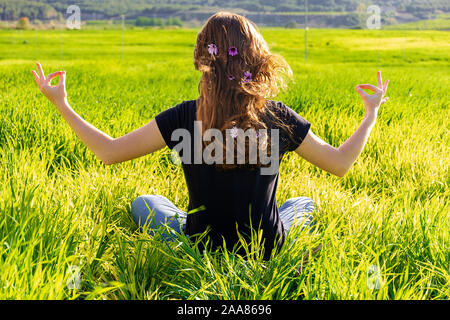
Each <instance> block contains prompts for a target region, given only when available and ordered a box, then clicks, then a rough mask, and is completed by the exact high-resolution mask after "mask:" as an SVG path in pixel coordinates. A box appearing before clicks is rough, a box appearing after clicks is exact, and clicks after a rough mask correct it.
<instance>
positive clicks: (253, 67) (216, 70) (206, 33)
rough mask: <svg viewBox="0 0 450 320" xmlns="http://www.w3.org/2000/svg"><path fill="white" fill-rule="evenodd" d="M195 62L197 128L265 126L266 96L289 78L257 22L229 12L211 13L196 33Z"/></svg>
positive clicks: (290, 71) (288, 69) (282, 62)
mask: <svg viewBox="0 0 450 320" xmlns="http://www.w3.org/2000/svg"><path fill="white" fill-rule="evenodd" d="M230 48H231V49H230ZM229 50H234V51H235V53H237V54H235V55H230V52H229ZM231 53H233V52H231ZM194 65H195V68H196V70H199V71H201V72H202V76H201V80H200V83H199V94H200V95H199V98H198V100H197V120H198V121H202V132H204V131H205V130H207V129H210V128H215V129H219V130H221V131H222V132H225V130H226V129H231V128H232V127H234V126H236V127H237V128H241V129H243V130H244V131H245V130H247V129H249V128H253V129H256V130H258V129H267V127H266V123H265V122H264V121H263V115H264V114H267V111H269V110H268V108H267V106H266V102H267V100H266V98H270V97H274V96H276V95H277V94H278V92H279V90H280V89H281V88H285V87H286V84H287V81H286V80H288V79H290V78H292V70H291V68H290V66H289V65H288V63H287V62H286V61H285V59H284V58H283V57H281V56H280V55H277V54H273V53H271V52H270V50H269V48H268V45H267V42H266V41H265V40H264V38H263V37H262V35H261V34H260V32H259V31H258V29H257V27H256V25H255V24H254V23H253V22H252V21H250V20H248V19H247V18H245V17H243V16H240V15H238V14H234V13H229V12H218V13H216V14H214V15H213V16H211V17H210V18H209V19H208V21H207V22H206V23H205V25H204V26H203V28H202V29H201V31H200V32H199V33H198V35H197V43H196V46H195V50H194ZM223 167H228V168H230V167H234V166H232V165H231V166H227V165H223Z"/></svg>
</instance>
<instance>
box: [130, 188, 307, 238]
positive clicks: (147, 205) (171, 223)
mask: <svg viewBox="0 0 450 320" xmlns="http://www.w3.org/2000/svg"><path fill="white" fill-rule="evenodd" d="M314 209H315V206H314V202H313V201H312V200H311V199H310V198H307V197H297V198H291V199H289V200H287V201H286V202H285V203H283V204H282V205H281V206H280V208H279V210H278V211H279V214H280V218H281V222H282V223H283V226H284V229H285V231H286V233H287V232H288V231H289V229H290V228H291V227H292V226H293V225H300V226H301V228H302V229H301V230H303V229H304V228H306V227H308V226H312V225H313V224H314V221H313V216H312V215H311V214H310V213H312V212H313V211H314ZM131 213H132V215H133V220H134V222H135V223H136V225H137V226H138V227H140V228H141V230H143V228H146V229H147V231H148V232H149V233H150V234H152V233H153V232H154V231H155V230H156V229H158V228H159V227H160V226H161V225H166V226H168V227H169V230H170V231H171V233H172V234H174V233H181V231H183V232H184V230H185V225H186V217H187V215H186V212H184V211H182V210H180V209H178V208H177V207H176V206H175V205H174V204H173V203H172V202H170V200H169V199H167V198H166V197H163V196H160V195H144V196H139V197H137V198H136V199H135V200H134V201H133V203H132V204H131ZM162 236H163V238H165V239H167V237H168V235H167V234H164V233H163V234H162Z"/></svg>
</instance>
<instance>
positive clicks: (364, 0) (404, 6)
mask: <svg viewBox="0 0 450 320" xmlns="http://www.w3.org/2000/svg"><path fill="white" fill-rule="evenodd" d="M307 2H308V11H310V12H354V11H356V10H357V9H358V7H359V6H361V4H365V5H366V6H367V5H370V4H378V5H379V6H380V7H382V8H391V9H392V8H393V9H394V10H395V11H397V12H403V13H409V14H412V15H415V16H417V17H423V16H424V15H427V14H430V13H436V12H444V13H446V12H449V11H450V1H448V0H307ZM72 4H77V5H78V6H79V7H80V8H81V10H82V13H85V14H97V15H99V16H101V17H105V18H110V17H117V16H120V15H122V14H124V15H126V16H127V17H132V18H137V17H139V16H147V17H153V18H155V17H158V15H166V16H167V15H173V14H176V13H179V12H198V11H208V12H214V11H217V10H218V9H219V8H230V9H242V10H247V11H248V12H252V13H254V12H278V13H280V12H304V11H305V10H306V6H305V4H306V0H127V1H123V0H78V1H75V2H74V1H73V0H0V19H1V20H17V19H19V18H20V17H28V18H29V19H31V20H34V19H42V20H48V19H54V18H57V17H62V16H65V15H66V10H67V7H68V6H69V5H72Z"/></svg>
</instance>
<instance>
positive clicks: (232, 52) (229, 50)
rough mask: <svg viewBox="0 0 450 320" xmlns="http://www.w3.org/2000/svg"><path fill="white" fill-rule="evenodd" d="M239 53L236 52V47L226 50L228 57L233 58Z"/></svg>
mask: <svg viewBox="0 0 450 320" xmlns="http://www.w3.org/2000/svg"><path fill="white" fill-rule="evenodd" d="M238 53H239V52H238V49H237V48H236V47H229V48H228V54H229V55H230V56H232V57H233V56H235V55H237V54H238Z"/></svg>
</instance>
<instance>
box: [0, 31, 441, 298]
mask: <svg viewBox="0 0 450 320" xmlns="http://www.w3.org/2000/svg"><path fill="white" fill-rule="evenodd" d="M261 31H262V34H263V36H264V37H265V39H266V40H267V42H268V43H269V45H270V47H271V49H272V50H273V52H276V53H279V54H281V55H283V56H284V57H285V58H286V60H287V61H288V62H289V64H290V65H291V67H292V69H293V71H294V81H293V82H292V83H291V84H290V87H289V89H288V90H287V91H284V92H281V93H280V94H279V96H277V97H275V99H277V100H281V101H283V102H284V103H285V104H286V105H288V106H290V107H291V108H293V109H294V110H296V111H297V112H299V114H301V115H302V116H303V117H305V118H306V119H308V120H309V121H310V122H311V123H312V127H311V130H312V131H313V132H314V133H316V134H317V135H319V136H320V137H322V138H323V139H324V140H326V141H327V142H329V143H330V144H332V145H334V146H336V147H337V146H339V145H340V144H341V143H343V142H344V141H345V140H346V139H347V138H348V137H349V136H350V135H351V134H352V133H353V132H354V130H356V128H357V127H358V125H359V123H360V121H361V120H362V118H363V114H364V108H363V105H362V103H361V101H360V97H359V95H358V94H357V93H356V91H355V89H354V87H355V85H356V84H360V83H376V71H377V70H382V75H383V79H390V84H389V89H388V96H389V97H390V101H389V102H388V103H387V104H385V105H383V106H382V107H381V108H380V112H379V116H378V121H377V124H376V126H375V127H374V129H373V131H372V134H371V137H370V139H369V141H368V143H367V145H366V148H365V150H364V151H363V153H362V154H361V156H360V158H359V159H358V160H357V162H356V163H355V164H354V166H353V167H352V169H351V170H350V171H349V173H348V174H347V175H346V176H345V177H344V178H338V177H334V176H332V175H330V174H327V173H326V172H324V171H322V170H320V169H317V168H315V167H314V166H312V165H310V164H309V163H307V162H306V161H304V160H303V159H301V158H300V157H298V156H296V155H295V154H288V155H287V157H286V158H285V159H284V160H283V163H282V166H281V168H280V181H279V186H278V191H277V199H278V203H279V204H281V203H283V202H284V201H285V200H287V199H288V198H291V197H295V196H308V197H311V198H312V199H313V200H314V201H315V202H316V204H317V205H318V209H317V210H316V212H315V215H316V217H317V218H316V219H317V226H316V228H315V229H314V231H313V233H312V234H309V235H308V234H306V233H304V232H303V233H300V232H299V231H298V230H296V229H293V230H292V233H291V234H290V235H289V238H288V240H287V241H286V244H285V245H284V247H283V250H282V251H281V252H280V254H278V255H277V256H275V257H273V259H272V260H270V261H268V262H265V261H261V259H259V258H258V257H257V255H255V256H252V257H251V258H250V259H248V260H244V259H243V258H242V257H240V256H238V255H235V254H233V253H227V252H224V253H221V252H200V251H199V250H197V249H196V248H195V246H193V245H189V243H188V240H187V239H185V238H183V237H182V238H180V239H181V240H182V241H180V242H177V243H175V242H174V243H164V242H162V241H161V236H160V235H159V234H157V235H155V236H149V235H147V234H144V233H140V232H138V230H137V227H136V226H135V225H134V223H133V221H132V218H131V215H130V205H131V202H132V201H133V200H134V199H135V198H136V197H137V196H139V195H142V194H161V195H163V196H166V197H167V198H169V199H170V200H171V201H173V202H174V203H175V204H176V205H177V206H179V207H180V208H183V209H186V208H187V204H188V193H187V188H186V186H185V181H184V177H183V172H182V169H181V167H179V166H177V165H175V164H172V162H171V161H170V151H169V149H168V148H165V149H163V150H161V151H159V152H157V153H155V154H152V155H148V156H145V157H142V158H139V159H135V160H132V161H129V162H126V163H122V164H117V165H112V166H105V165H103V164H101V162H100V161H99V160H97V159H96V158H95V156H94V155H93V153H91V152H90V151H89V150H88V149H87V148H86V147H85V146H84V145H83V144H82V142H81V141H80V140H79V139H78V138H77V137H76V135H75V134H74V133H73V132H72V131H71V129H70V128H69V126H68V125H67V124H66V123H65V122H64V120H63V118H62V117H61V116H60V115H59V113H58V111H57V110H56V108H55V107H53V106H52V105H51V104H50V103H49V102H48V101H47V100H46V99H45V97H44V96H43V95H41V94H40V92H39V91H38V89H37V87H36V85H35V83H34V79H33V76H32V74H31V70H32V69H33V68H35V64H34V63H35V61H40V62H41V63H42V65H43V67H44V71H45V72H46V74H48V73H50V72H53V71H56V70H66V71H67V89H68V96H69V102H70V103H71V105H72V107H73V108H74V110H75V111H76V112H77V113H79V114H80V115H81V116H82V117H83V118H84V119H85V120H87V121H88V122H90V123H91V124H93V125H94V126H96V127H97V128H99V129H100V130H102V131H104V132H106V133H108V134H109V135H111V136H113V137H119V136H121V135H123V134H126V133H127V132H129V131H132V130H134V129H137V128H139V127H141V126H142V125H144V124H146V123H147V122H148V121H150V120H151V119H152V118H153V117H154V116H155V115H157V114H158V113H159V112H161V111H162V110H165V109H166V108H169V107H171V106H174V105H176V104H177V103H179V102H181V101H183V100H190V99H195V98H197V96H198V91H197V85H198V81H199V79H200V74H199V73H198V72H197V71H195V70H194V66H193V59H192V56H193V48H194V44H195V40H196V34H197V32H198V30H191V29H179V30H157V29H146V30H126V31H125V33H124V35H123V43H124V48H123V51H122V46H121V43H122V32H121V31H120V30H106V31H101V30H80V31H60V30H54V31H44V30H42V31H41V30H39V31H32V30H30V31H19V30H0V298H1V299H449V297H450V286H449V284H450V273H449V270H450V267H449V266H450V251H449V244H450V243H449V241H450V239H449V225H450V215H449V212H450V210H449V189H448V187H449V153H450V150H449V146H450V144H449V124H450V122H449V87H450V73H449V70H450V68H449V66H450V64H449V61H450V45H449V44H450V34H449V32H442V31H395V30H386V31H383V30H372V31H371V30H316V29H312V30H309V33H308V43H309V44H308V60H307V62H305V59H304V30H299V29H297V30H296V29H262V30H261ZM163 231H164V230H163V229H161V232H163ZM295 236H297V237H298V238H297V239H298V240H297V241H295V242H292V239H294V237H295ZM319 244H323V249H322V250H321V252H320V253H319V254H318V255H317V256H315V257H314V259H312V260H311V261H310V262H309V264H308V265H307V266H306V267H305V268H304V269H303V271H302V272H301V273H300V274H299V275H298V276H296V274H295V270H296V267H297V266H298V265H299V263H300V261H301V258H302V255H303V253H304V252H306V251H308V250H311V249H312V248H314V247H315V246H317V245H319ZM249 248H250V249H251V248H252V247H251V246H249ZM77 275H79V277H78V276H77ZM78 280H79V281H78ZM74 287H75V289H73V288H74Z"/></svg>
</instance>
